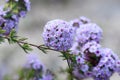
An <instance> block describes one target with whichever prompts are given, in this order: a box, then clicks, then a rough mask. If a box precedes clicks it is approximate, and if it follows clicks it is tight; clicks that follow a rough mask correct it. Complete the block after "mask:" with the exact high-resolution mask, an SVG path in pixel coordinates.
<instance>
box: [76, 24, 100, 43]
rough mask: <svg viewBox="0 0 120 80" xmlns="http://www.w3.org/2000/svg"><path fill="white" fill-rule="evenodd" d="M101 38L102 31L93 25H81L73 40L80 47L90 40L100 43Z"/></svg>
mask: <svg viewBox="0 0 120 80" xmlns="http://www.w3.org/2000/svg"><path fill="white" fill-rule="evenodd" d="M101 38H102V29H101V28H100V27H99V26H98V25H96V24H94V23H88V24H83V25H81V26H80V28H78V29H77V30H76V36H75V39H76V41H77V42H79V43H80V44H81V45H84V44H85V43H86V42H88V41H91V40H94V41H96V42H100V40H101Z"/></svg>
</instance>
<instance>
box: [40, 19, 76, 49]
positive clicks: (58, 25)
mask: <svg viewBox="0 0 120 80" xmlns="http://www.w3.org/2000/svg"><path fill="white" fill-rule="evenodd" d="M73 34H74V30H73V28H72V27H71V26H70V25H69V23H68V22H66V21H64V20H60V19H57V20H52V21H49V22H48V23H47V24H46V25H45V27H44V31H43V34H42V36H43V39H44V42H45V45H46V46H48V47H50V48H53V49H55V50H59V51H66V50H68V49H69V48H70V47H71V46H72V42H73Z"/></svg>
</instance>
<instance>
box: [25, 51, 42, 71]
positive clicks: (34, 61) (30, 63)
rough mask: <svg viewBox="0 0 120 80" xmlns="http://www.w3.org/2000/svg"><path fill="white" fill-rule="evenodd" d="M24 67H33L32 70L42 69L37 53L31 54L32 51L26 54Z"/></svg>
mask: <svg viewBox="0 0 120 80" xmlns="http://www.w3.org/2000/svg"><path fill="white" fill-rule="evenodd" d="M26 67H28V68H33V69H34V70H38V71H39V70H40V71H43V70H44V65H43V64H42V63H41V62H40V60H39V59H38V57H37V55H35V54H32V53H31V54H28V56H27V63H26Z"/></svg>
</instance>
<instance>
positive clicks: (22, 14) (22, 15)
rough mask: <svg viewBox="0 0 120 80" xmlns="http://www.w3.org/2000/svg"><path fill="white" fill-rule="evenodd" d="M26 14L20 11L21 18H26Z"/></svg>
mask: <svg viewBox="0 0 120 80" xmlns="http://www.w3.org/2000/svg"><path fill="white" fill-rule="evenodd" d="M26 13H27V12H26V11H20V12H19V16H20V17H25V16H26Z"/></svg>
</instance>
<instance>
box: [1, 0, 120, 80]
mask: <svg viewBox="0 0 120 80" xmlns="http://www.w3.org/2000/svg"><path fill="white" fill-rule="evenodd" d="M29 10H30V1H29V0H6V5H5V6H1V7H0V42H2V39H4V38H5V39H8V41H9V42H11V41H12V42H14V43H17V44H19V45H20V47H21V48H22V49H23V50H24V51H25V52H27V50H29V51H30V50H31V48H30V46H33V47H37V48H38V49H40V50H41V51H43V52H44V53H45V52H46V50H53V51H58V52H60V53H62V57H64V58H65V60H67V63H68V66H69V71H68V72H69V73H70V76H69V77H71V78H70V79H69V80H74V79H76V80H81V79H85V78H93V79H94V80H110V77H111V76H112V75H113V73H115V72H118V73H119V74H120V60H119V58H118V56H117V55H116V54H115V53H114V52H113V51H112V50H111V49H109V48H103V47H102V46H101V44H100V41H101V39H102V35H103V31H102V29H101V28H100V27H99V26H98V25H97V24H96V23H93V22H91V20H90V19H88V18H86V17H84V16H82V17H80V18H77V19H74V20H71V21H69V22H68V21H64V20H61V19H56V20H52V21H49V22H47V24H46V25H45V27H44V31H43V33H42V37H43V39H44V45H34V44H30V43H27V42H24V41H25V40H26V39H25V38H22V39H18V38H17V36H16V34H14V33H12V30H14V31H15V33H16V32H17V29H18V23H19V19H20V18H21V17H25V16H26V13H27V12H28V11H29ZM21 74H22V75H19V77H18V79H17V80H54V77H53V74H52V73H51V71H49V70H47V69H45V67H44V65H43V64H42V63H41V62H40V61H39V60H38V59H37V57H36V56H34V55H32V54H30V55H29V57H28V61H27V63H26V65H25V66H24V67H23V69H22V71H21Z"/></svg>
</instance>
